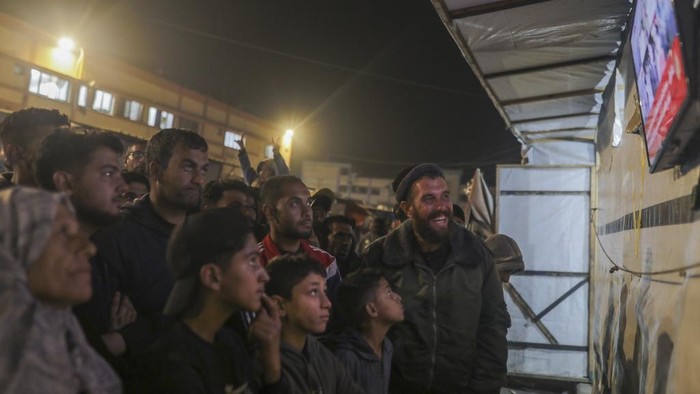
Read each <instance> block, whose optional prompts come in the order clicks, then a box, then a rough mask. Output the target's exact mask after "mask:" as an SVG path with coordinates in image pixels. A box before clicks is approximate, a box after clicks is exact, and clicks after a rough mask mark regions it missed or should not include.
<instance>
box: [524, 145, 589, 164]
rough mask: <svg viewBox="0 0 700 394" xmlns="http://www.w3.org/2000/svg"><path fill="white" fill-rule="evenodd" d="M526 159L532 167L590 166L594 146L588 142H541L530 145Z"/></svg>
mask: <svg viewBox="0 0 700 394" xmlns="http://www.w3.org/2000/svg"><path fill="white" fill-rule="evenodd" d="M527 157H528V161H529V163H530V164H534V165H580V164H585V165H592V164H594V163H595V146H594V145H593V143H588V142H570V141H556V142H546V143H544V142H543V143H539V144H534V145H532V146H531V149H530V150H529V151H528V152H527Z"/></svg>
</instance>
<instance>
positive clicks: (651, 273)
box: [590, 209, 700, 285]
mask: <svg viewBox="0 0 700 394" xmlns="http://www.w3.org/2000/svg"><path fill="white" fill-rule="evenodd" d="M593 211H595V209H592V210H591V219H590V222H591V224H592V225H593V232H594V233H595V237H596V240H597V241H598V246H600V249H601V250H602V251H603V254H604V255H605V257H606V258H607V259H608V261H609V262H610V264H612V267H611V268H610V270H609V272H610V273H611V274H612V273H614V272H615V271H622V272H626V273H628V274H631V275H634V276H636V277H638V278H642V279H647V280H651V281H654V282H659V283H666V284H673V285H681V284H683V282H675V281H666V280H660V279H653V278H647V277H650V276H656V275H667V274H672V273H676V272H678V273H683V272H685V271H688V270H690V269H693V268H697V267H700V262H697V263H693V264H688V265H685V266H683V267H678V268H671V269H666V270H660V271H635V270H632V269H629V268H627V267H625V266H624V265H622V264H617V263H615V261H613V259H612V258H611V257H610V255H609V254H608V252H607V250H605V247H604V246H603V242H602V241H601V240H600V235H599V234H598V227H597V226H596V223H595V221H594V220H593ZM686 276H687V277H689V278H696V277H700V275H686Z"/></svg>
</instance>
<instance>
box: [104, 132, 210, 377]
mask: <svg viewBox="0 0 700 394" xmlns="http://www.w3.org/2000/svg"><path fill="white" fill-rule="evenodd" d="M207 150H208V146H207V142H206V141H205V140H204V138H202V137H201V136H200V135H198V134H197V133H195V132H193V131H190V130H184V129H164V130H161V131H159V132H158V133H157V134H156V135H154V136H153V138H151V140H150V141H149V142H148V146H147V147H146V161H147V168H148V171H149V182H150V186H151V187H150V190H151V191H150V193H149V194H146V195H144V196H143V197H141V198H140V199H137V200H135V201H134V204H132V205H131V206H128V207H126V208H125V209H124V210H123V212H122V219H121V221H120V222H119V223H118V224H116V225H114V226H110V227H107V228H103V229H101V230H100V231H98V232H97V234H96V235H95V243H96V245H97V248H98V250H99V255H100V257H101V258H102V259H104V262H105V264H106V265H107V266H108V267H109V268H110V270H112V271H113V272H114V274H115V276H116V278H117V280H118V283H119V290H120V292H121V293H122V294H125V295H127V296H128V297H129V299H131V301H132V303H133V305H134V307H135V309H136V312H137V313H138V318H137V319H136V321H135V322H133V323H132V324H129V325H127V326H125V327H123V328H121V329H120V330H119V333H120V334H121V335H122V337H123V339H124V345H125V349H124V350H126V351H127V352H128V353H129V354H130V355H132V356H133V355H138V354H139V353H141V352H143V351H145V350H146V348H147V347H148V346H149V345H150V344H151V343H152V342H153V340H154V339H155V336H156V334H157V331H158V328H159V324H160V320H161V315H162V311H163V307H164V306H165V303H166V301H167V299H168V295H169V294H170V290H171V289H172V286H173V280H172V277H171V275H170V271H169V269H168V264H167V261H166V257H165V255H166V248H167V244H168V239H169V238H170V234H171V232H172V231H173V229H174V228H175V226H176V225H178V224H180V223H182V222H183V221H184V220H185V217H186V216H187V214H188V213H189V212H192V211H196V210H197V209H198V208H199V205H200V202H201V199H202V188H203V186H204V183H205V181H206V179H205V177H206V173H207V169H208V166H209V157H208V154H207ZM123 377H124V378H125V384H126V385H127V387H128V383H129V382H128V376H123Z"/></svg>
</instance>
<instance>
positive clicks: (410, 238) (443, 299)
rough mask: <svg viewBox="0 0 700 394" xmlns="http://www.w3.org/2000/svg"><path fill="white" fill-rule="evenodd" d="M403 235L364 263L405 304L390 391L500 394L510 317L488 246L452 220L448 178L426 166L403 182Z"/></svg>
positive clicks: (391, 237)
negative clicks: (378, 273)
mask: <svg viewBox="0 0 700 394" xmlns="http://www.w3.org/2000/svg"><path fill="white" fill-rule="evenodd" d="M396 200H397V201H398V202H399V204H400V207H401V210H402V211H403V212H404V213H405V214H406V216H407V217H408V220H406V221H405V222H404V223H403V224H401V226H400V227H399V228H397V229H396V230H395V231H393V232H391V233H389V234H388V235H386V236H385V237H383V238H381V239H379V240H377V241H376V242H375V243H373V244H372V245H370V247H369V249H368V250H367V253H366V254H365V256H364V260H363V262H364V264H366V265H368V266H369V267H375V268H379V269H381V270H382V271H383V272H384V275H385V277H386V278H387V279H389V282H390V283H391V285H392V288H393V289H394V290H395V291H396V293H398V294H399V295H400V296H401V298H402V300H403V303H404V308H405V311H406V320H405V321H404V322H403V323H401V324H399V325H397V326H395V329H394V330H393V331H392V332H391V334H390V335H389V336H390V338H391V340H392V341H393V342H394V343H395V344H397V345H396V347H395V350H394V358H393V366H392V369H391V373H392V376H391V391H392V392H402V393H403V392H406V393H414V392H433V393H456V392H460V393H498V392H499V391H500V387H501V385H502V383H503V379H504V378H505V375H506V361H507V358H508V349H507V345H506V330H507V326H508V321H509V319H508V313H507V312H506V308H505V303H504V301H503V292H502V290H501V285H500V280H499V279H498V274H497V272H496V269H495V266H494V263H493V260H492V258H491V255H490V254H489V252H488V250H487V249H486V247H485V246H484V244H483V242H482V241H481V240H479V239H478V238H477V237H476V236H474V235H473V234H472V233H470V232H469V231H468V230H466V229H465V228H463V227H460V226H458V225H457V224H455V223H454V222H453V221H452V220H450V218H451V216H452V199H451V197H450V192H449V188H448V186H447V182H446V181H445V177H444V175H443V173H442V171H441V170H440V168H439V167H438V166H436V165H434V164H427V163H424V164H420V165H417V166H415V167H413V168H412V169H410V170H409V171H407V173H406V175H405V176H404V177H403V179H402V180H400V182H399V184H398V187H397V188H396Z"/></svg>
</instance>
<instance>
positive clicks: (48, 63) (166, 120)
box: [0, 14, 291, 179]
mask: <svg viewBox="0 0 700 394" xmlns="http://www.w3.org/2000/svg"><path fill="white" fill-rule="evenodd" d="M27 107H42V108H55V109H57V110H59V111H61V112H62V113H65V114H67V115H68V116H69V117H70V118H71V120H72V121H73V123H74V124H75V125H78V126H85V127H90V128H96V129H101V130H106V131H113V132H116V133H118V134H120V135H121V136H122V137H123V139H124V140H125V142H130V141H132V140H148V139H150V137H151V136H152V135H153V134H155V133H156V132H157V131H158V130H160V129H163V128H170V127H182V128H188V129H191V130H194V131H196V132H198V133H199V134H200V135H202V136H203V137H204V138H205V139H206V140H207V142H208V144H209V157H210V160H211V164H210V171H209V178H211V179H216V178H219V177H225V176H242V174H241V171H240V166H239V163H238V152H237V150H238V145H237V144H236V143H235V141H236V140H237V139H239V138H241V136H242V135H243V134H245V137H246V140H245V143H246V148H247V150H248V154H249V156H250V159H251V162H252V163H253V165H256V164H257V163H258V162H259V161H260V160H263V159H265V158H267V157H272V145H271V140H272V138H273V137H275V138H280V137H282V135H283V130H284V129H282V128H280V127H277V126H276V125H274V124H272V123H271V122H268V121H267V120H264V119H261V118H258V117H256V116H254V115H252V114H249V113H247V112H245V111H242V110H240V109H238V108H235V107H233V106H231V105H229V104H226V103H224V102H221V101H218V100H215V99H213V98H211V97H208V96H205V95H203V94H200V93H197V92H195V91H192V90H189V89H187V88H185V87H183V86H180V85H178V84H175V83H173V82H171V81H168V80H166V79H164V78H161V77H159V76H157V75H154V74H151V73H148V72H146V71H143V70H140V69H138V68H136V67H133V66H130V65H128V64H126V63H124V62H122V61H119V60H117V59H114V58H111V57H108V56H105V55H102V54H99V53H96V52H95V53H93V52H86V51H84V50H83V49H82V48H81V47H80V46H79V45H77V44H76V43H74V42H72V41H71V40H70V39H67V38H60V37H54V36H52V35H51V34H49V33H47V32H45V31H42V30H40V29H38V28H36V27H34V26H31V25H29V24H27V23H25V22H22V21H20V20H18V19H15V18H13V17H11V16H9V15H5V14H0V120H1V119H2V118H4V117H5V116H6V115H7V114H9V113H11V112H14V111H17V110H20V109H23V108H27ZM289 138H290V139H291V136H289ZM290 144H291V142H290ZM289 154H290V152H289V148H288V150H287V155H289ZM286 159H287V160H289V157H286Z"/></svg>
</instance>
